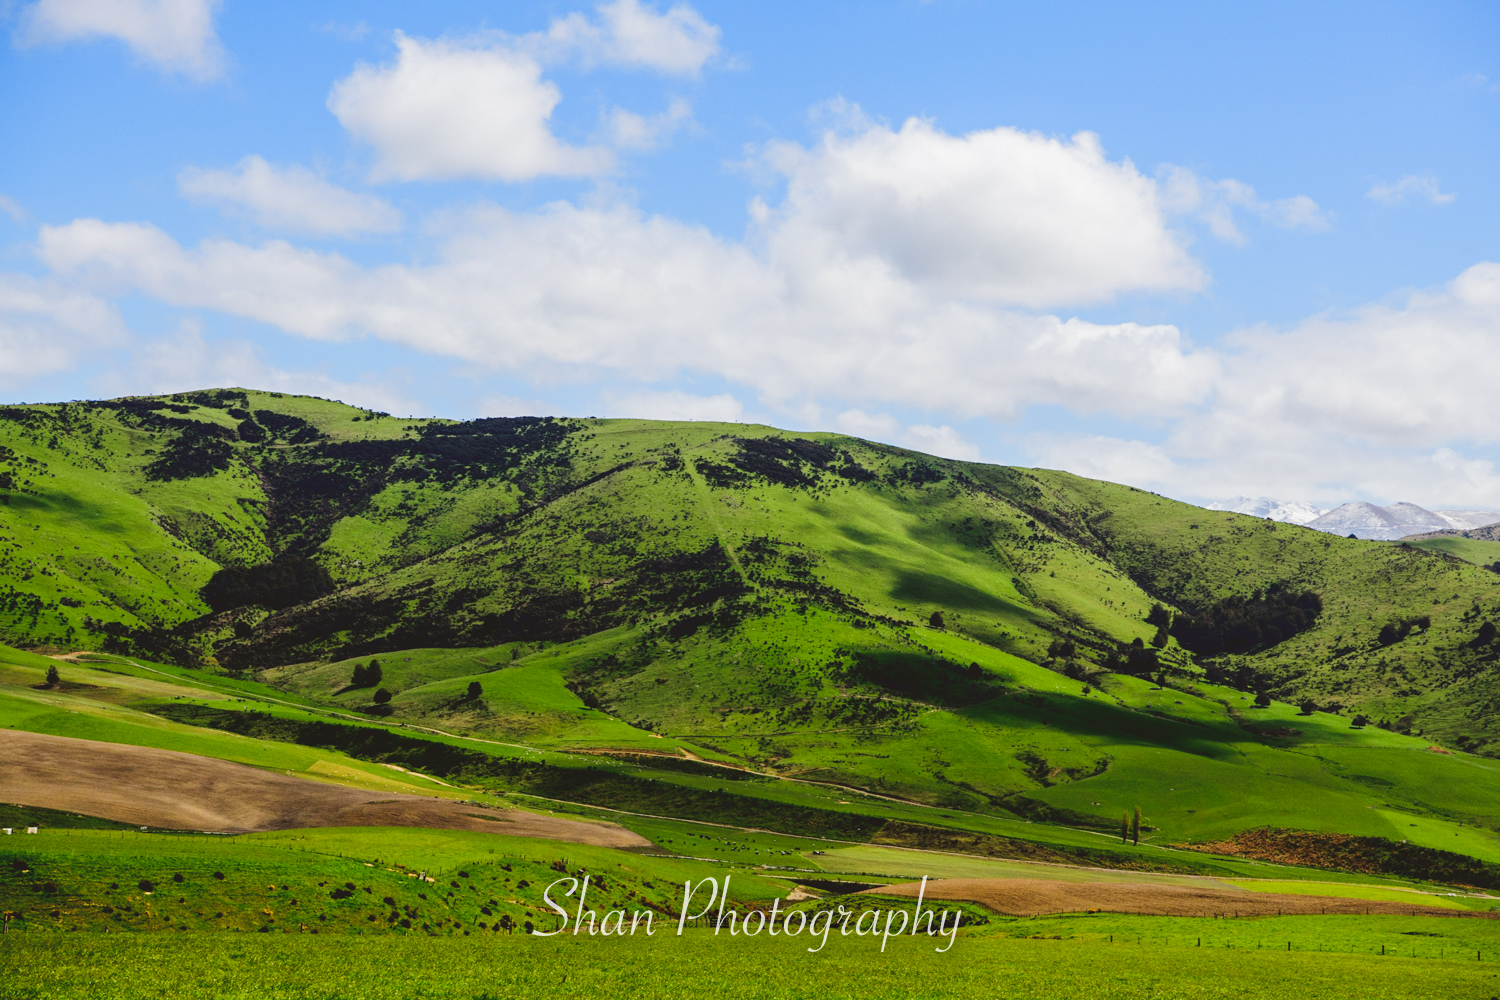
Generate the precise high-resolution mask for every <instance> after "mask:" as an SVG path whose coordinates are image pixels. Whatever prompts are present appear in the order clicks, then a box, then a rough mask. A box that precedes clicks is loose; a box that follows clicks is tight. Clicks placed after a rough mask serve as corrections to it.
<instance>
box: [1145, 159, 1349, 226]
mask: <svg viewBox="0 0 1500 1000" xmlns="http://www.w3.org/2000/svg"><path fill="white" fill-rule="evenodd" d="M1160 173H1161V179H1162V185H1161V191H1162V203H1163V205H1164V206H1165V207H1166V209H1167V210H1168V211H1170V212H1172V213H1174V214H1180V215H1192V216H1195V217H1197V218H1198V219H1200V220H1202V221H1203V222H1204V223H1205V224H1206V225H1207V226H1208V228H1209V231H1210V232H1212V233H1213V234H1214V235H1215V236H1217V237H1218V238H1219V239H1221V240H1227V241H1228V242H1230V243H1244V242H1245V235H1244V233H1242V232H1241V231H1240V228H1239V226H1238V225H1237V224H1236V222H1235V212H1236V211H1242V212H1249V213H1250V214H1252V215H1255V216H1256V217H1258V218H1259V219H1260V220H1261V221H1262V222H1266V223H1268V224H1270V225H1273V226H1277V227H1279V228H1281V229H1311V230H1315V231H1318V230H1326V229H1328V228H1330V227H1331V226H1332V225H1333V214H1332V213H1331V212H1328V211H1326V210H1324V209H1322V208H1320V207H1318V203H1317V202H1315V201H1313V200H1312V199H1311V198H1309V197H1307V196H1306V195H1301V194H1299V195H1294V196H1293V197H1290V198H1277V199H1273V200H1271V201H1263V200H1261V198H1260V197H1259V196H1258V195H1257V194H1256V193H1255V188H1253V187H1251V186H1250V185H1249V184H1246V183H1244V182H1243V181H1237V180H1234V179H1232V178H1231V179H1227V180H1221V181H1214V180H1209V179H1207V178H1204V177H1199V176H1198V175H1197V174H1196V173H1194V172H1193V171H1191V170H1188V169H1187V168H1186V167H1176V166H1171V165H1168V166H1165V167H1163V168H1162V170H1161V171H1160Z"/></svg>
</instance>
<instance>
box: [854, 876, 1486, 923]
mask: <svg viewBox="0 0 1500 1000" xmlns="http://www.w3.org/2000/svg"><path fill="white" fill-rule="evenodd" d="M919 885H920V883H917V882H911V883H905V884H902V885H892V886H886V887H884V888H881V889H870V890H867V892H869V893H878V894H880V895H885V896H913V897H915V896H916V894H917V890H918V887H919ZM926 898H928V899H952V900H967V901H969V902H974V903H981V904H983V905H984V906H987V907H989V908H990V909H992V910H994V911H996V912H997V913H1004V914H1007V915H1009V916H1013V917H1039V916H1045V915H1048V914H1055V913H1087V912H1089V911H1091V910H1098V911H1101V912H1105V913H1139V914H1144V915H1146V916H1154V917H1251V916H1257V917H1267V916H1270V917H1274V916H1277V915H1292V914H1309V913H1346V914H1365V913H1370V914H1376V913H1382V914H1401V915H1410V914H1416V915H1420V916H1424V917H1495V916H1497V915H1496V914H1489V913H1476V912H1474V911H1472V910H1455V909H1450V908H1447V907H1439V906H1426V905H1423V904H1422V903H1421V902H1419V901H1420V900H1421V898H1422V897H1421V896H1419V895H1417V894H1416V893H1413V894H1412V899H1413V901H1412V902H1411V903H1409V904H1408V903H1389V902H1382V901H1377V900H1367V899H1346V898H1343V897H1341V896H1292V895H1282V894H1278V893H1270V892H1250V891H1248V890H1242V889H1216V888H1214V887H1212V886H1201V887H1200V886H1192V885H1158V884H1154V883H1147V882H1058V881H1054V880H1052V879H1033V878H954V879H941V880H939V881H932V882H928V883H927V897H926Z"/></svg>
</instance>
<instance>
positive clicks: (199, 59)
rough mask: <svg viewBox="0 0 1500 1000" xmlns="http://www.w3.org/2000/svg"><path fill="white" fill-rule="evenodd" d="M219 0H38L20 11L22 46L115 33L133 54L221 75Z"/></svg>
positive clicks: (195, 74) (199, 75)
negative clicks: (217, 26) (216, 24)
mask: <svg viewBox="0 0 1500 1000" xmlns="http://www.w3.org/2000/svg"><path fill="white" fill-rule="evenodd" d="M218 6H219V2H218V0H37V2H36V3H33V4H32V5H30V6H29V7H27V8H25V10H24V11H23V12H22V15H21V23H20V30H19V31H18V33H17V35H16V39H17V41H18V42H19V43H20V44H22V45H39V44H58V43H62V42H69V41H75V40H79V39H89V38H117V39H119V40H120V41H122V42H124V43H125V44H126V45H128V46H129V47H130V49H131V51H132V52H134V53H135V54H136V56H137V57H138V58H140V59H142V60H144V61H146V62H149V63H153V64H155V65H156V66H158V67H159V68H161V69H163V70H166V71H168V72H173V73H181V74H182V75H184V76H187V77H190V78H193V79H197V80H210V79H213V78H214V77H217V76H220V75H221V74H222V73H223V69H224V53H223V50H222V49H221V48H220V46H219V40H218V36H217V35H216V34H215V32H214V11H215V9H216V8H217V7H218Z"/></svg>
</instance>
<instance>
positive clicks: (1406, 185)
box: [1365, 174, 1457, 205]
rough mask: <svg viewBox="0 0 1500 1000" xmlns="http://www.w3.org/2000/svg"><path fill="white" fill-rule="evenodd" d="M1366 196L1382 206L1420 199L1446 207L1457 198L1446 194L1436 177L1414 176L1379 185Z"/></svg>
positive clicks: (1410, 175)
mask: <svg viewBox="0 0 1500 1000" xmlns="http://www.w3.org/2000/svg"><path fill="white" fill-rule="evenodd" d="M1365 196H1366V197H1367V198H1372V199H1374V200H1375V201H1378V202H1380V203H1381V204H1382V205H1399V204H1401V203H1402V202H1403V201H1405V200H1406V199H1408V198H1418V199H1421V200H1423V201H1428V202H1431V203H1432V204H1434V205H1446V204H1448V203H1449V202H1451V201H1452V200H1453V199H1454V198H1456V197H1457V195H1452V194H1445V193H1444V192H1443V190H1442V188H1441V187H1440V186H1439V185H1438V180H1437V178H1436V177H1417V176H1414V175H1412V174H1407V175H1406V176H1405V177H1403V178H1401V179H1400V180H1399V181H1393V182H1391V183H1389V184H1387V183H1384V182H1381V183H1377V184H1375V185H1373V186H1372V187H1371V188H1370V190H1369V191H1367V192H1365Z"/></svg>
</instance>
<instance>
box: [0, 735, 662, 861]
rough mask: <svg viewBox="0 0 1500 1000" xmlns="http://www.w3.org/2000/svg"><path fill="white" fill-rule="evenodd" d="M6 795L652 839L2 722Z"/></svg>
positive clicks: (47, 802) (290, 824)
mask: <svg viewBox="0 0 1500 1000" xmlns="http://www.w3.org/2000/svg"><path fill="white" fill-rule="evenodd" d="M0 789H4V792H3V796H4V799H5V801H7V802H11V803H14V804H16V805H31V806H42V807H45V808H48V809H59V810H64V811H68V812H78V813H83V814H86V815H90V816H100V817H103V818H105V819H112V820H116V821H119V822H124V823H133V824H138V825H142V826H152V827H159V828H163V829H178V830H201V831H204V832H214V833H231V832H233V833H242V832H251V831H265V830H290V829H302V828H308V827H334V826H403V827H428V828H433V829H440V830H472V831H479V832H483V833H503V834H507V835H510V836H517V837H544V838H548V839H551V840H563V841H570V842H573V843H579V844H590V845H594V846H599V847H616V848H640V847H650V846H651V842H650V841H648V840H646V839H645V838H644V837H641V836H639V835H637V834H635V833H632V832H630V831H629V830H626V829H624V828H622V827H618V826H615V825H614V824H607V823H596V822H588V821H584V820H572V819H562V818H559V817H552V816H538V815H536V814H535V813H529V812H523V811H520V810H506V811H504V812H499V811H490V810H481V809H480V807H478V806H474V805H469V804H466V803H462V802H455V801H453V800H451V799H438V798H427V797H424V796H420V795H405V794H400V793H386V792H370V791H363V790H359V789H353V788H345V787H343V786H339V785H330V784H325V783H323V782H318V781H310V780H305V779H302V778H294V777H290V776H287V775H282V774H275V773H271V772H269V771H264V770H262V769H260V768H256V767H250V766H249V765H245V764H234V763H230V762H229V761H223V760H217V759H215V758H212V757H200V756H197V755H196V754H188V753H179V752H177V751H173V750H158V749H155V748H151V747H138V746H131V745H128V744H122V743H101V742H96V741H93V740H80V739H73V738H71V737H65V736H45V735H42V734H39V733H28V732H22V731H19V730H14V729H5V730H0Z"/></svg>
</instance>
